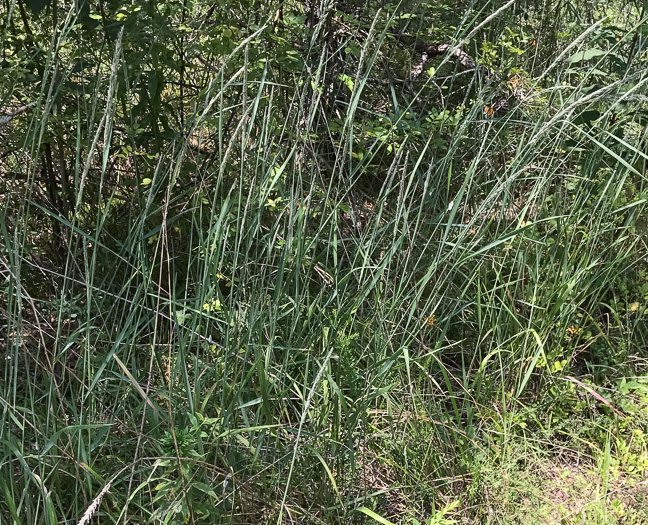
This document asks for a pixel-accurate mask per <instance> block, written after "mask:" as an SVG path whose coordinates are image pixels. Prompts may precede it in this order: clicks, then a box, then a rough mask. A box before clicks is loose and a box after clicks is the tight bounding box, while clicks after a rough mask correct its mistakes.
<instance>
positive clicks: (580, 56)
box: [567, 48, 608, 64]
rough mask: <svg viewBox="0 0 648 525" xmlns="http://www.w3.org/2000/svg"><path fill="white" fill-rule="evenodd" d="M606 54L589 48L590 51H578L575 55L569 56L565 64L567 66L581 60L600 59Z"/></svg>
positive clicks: (600, 50)
mask: <svg viewBox="0 0 648 525" xmlns="http://www.w3.org/2000/svg"><path fill="white" fill-rule="evenodd" d="M607 54H608V52H607V51H603V50H602V49H597V48H591V49H586V50H585V51H579V52H578V53H576V54H575V55H572V56H570V57H569V58H568V59H567V62H568V63H569V64H574V63H575V62H581V61H583V60H591V59H592V58H596V57H600V56H603V55H607Z"/></svg>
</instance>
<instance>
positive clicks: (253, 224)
mask: <svg viewBox="0 0 648 525" xmlns="http://www.w3.org/2000/svg"><path fill="white" fill-rule="evenodd" d="M485 16H486V15H485ZM73 18H74V16H73V13H70V14H69V15H68V20H69V26H65V27H64V29H63V30H62V31H61V32H60V36H59V39H58V40H57V41H55V42H54V45H53V48H52V49H51V50H50V51H49V53H50V54H51V56H52V60H51V61H49V62H48V68H49V69H48V73H49V74H48V75H47V81H46V82H43V88H42V91H41V96H40V99H39V101H38V103H39V104H38V107H37V108H36V109H35V110H34V111H33V112H32V113H31V114H30V118H31V120H30V126H29V129H28V131H27V133H26V134H25V140H24V144H23V146H22V148H21V153H20V155H21V157H20V159H21V162H24V164H25V165H26V166H28V169H29V179H28V180H27V181H26V183H25V184H24V186H23V188H24V189H23V190H22V191H24V194H22V195H20V194H18V193H16V194H12V195H5V197H4V199H5V206H3V208H2V209H1V210H0V214H2V215H1V218H2V221H0V224H2V225H3V227H2V242H3V245H4V247H3V250H2V260H1V262H2V270H1V272H2V276H3V279H4V283H3V285H2V286H3V294H4V297H5V300H4V301H3V303H2V308H3V309H4V310H6V313H7V322H8V325H7V329H6V333H7V338H6V339H7V345H6V350H5V352H4V355H3V357H4V360H3V361H4V365H3V367H4V375H3V377H2V380H1V381H0V387H1V392H0V396H1V397H0V404H1V405H2V410H1V411H0V414H1V415H0V418H1V421H2V424H1V425H0V443H1V445H0V451H1V459H0V490H1V491H2V499H4V502H5V505H3V506H2V510H0V521H1V522H2V523H4V522H5V521H6V522H7V523H21V524H27V523H47V524H50V523H51V524H53V523H63V522H65V523H77V522H78V523H91V522H93V520H95V521H96V522H99V523H145V522H150V523H186V522H189V523H221V522H222V523H265V522H267V523H270V522H277V523H282V522H286V523H349V522H358V523H360V522H364V521H363V520H365V519H367V518H371V519H377V518H375V517H374V514H376V515H378V516H379V518H380V517H382V519H383V520H386V519H391V520H394V521H398V520H406V518H407V517H414V516H419V517H421V516H433V515H434V514H435V512H437V511H438V509H442V508H443V507H444V506H445V505H446V504H447V503H449V502H450V501H451V500H452V499H453V498H454V499H456V498H459V496H460V495H461V494H462V493H464V492H466V491H468V492H470V487H471V486H478V485H477V483H478V481H479V477H480V472H481V470H480V469H482V468H483V465H484V464H485V463H484V462H485V460H486V459H487V458H490V459H491V460H493V461H496V462H498V463H497V464H500V465H508V464H510V462H511V461H512V460H515V458H513V456H514V455H515V454H518V453H519V450H520V446H522V447H528V449H531V450H542V449H545V450H546V449H547V448H548V447H549V448H550V447H551V444H548V443H547V442H546V441H543V438H542V437H541V433H534V432H532V431H529V432H527V430H525V428H527V427H532V428H538V427H537V426H535V427H533V425H535V424H536V423H537V424H538V425H540V426H542V425H543V424H544V423H543V422H542V421H536V422H535V423H534V421H533V418H539V416H537V415H534V414H532V415H529V411H530V409H529V407H532V406H535V405H536V404H538V403H539V404H540V405H541V406H543V405H542V403H543V402H544V401H543V400H544V399H545V398H546V396H548V395H549V394H550V393H552V392H553V394H551V395H553V396H554V397H553V398H552V399H555V396H556V395H557V396H558V397H560V396H562V395H564V392H565V389H566V388H568V387H567V386H566V385H574V383H570V382H566V381H565V380H564V377H565V376H567V375H570V376H571V375H588V377H592V378H594V379H600V378H603V377H605V376H606V374H607V373H608V372H609V370H608V369H606V367H611V366H614V364H615V363H626V364H627V363H628V362H629V360H630V357H631V356H642V355H644V356H645V350H644V345H645V340H644V339H643V337H644V335H642V334H645V326H644V325H643V322H642V321H639V320H637V321H632V320H633V319H635V317H630V314H627V316H626V318H623V315H624V313H623V312H624V311H625V310H623V308H622V307H621V304H622V303H623V304H625V303H624V301H625V302H628V301H629V302H632V301H633V300H634V298H635V295H636V294H634V293H633V290H632V289H631V287H630V289H628V283H630V282H632V276H633V275H635V274H636V273H637V272H639V271H640V269H641V268H644V267H645V260H643V259H642V258H643V257H644V256H645V253H646V251H645V250H646V246H645V231H644V230H643V228H644V227H645V224H644V221H643V220H642V218H641V214H642V213H643V211H644V206H645V202H646V200H645V199H646V188H645V180H646V178H645V168H644V166H645V159H646V154H645V148H644V147H643V146H642V144H643V145H645V141H646V136H645V128H644V127H643V124H641V123H640V122H639V121H637V120H636V118H638V115H639V114H638V113H637V112H635V110H636V108H637V107H638V106H639V105H640V104H641V101H642V100H643V99H642V98H641V97H643V96H644V95H643V94H644V93H645V83H646V81H647V78H648V77H646V73H645V69H642V68H637V67H635V65H634V64H629V65H628V71H627V74H626V75H624V76H622V77H621V78H620V79H619V80H618V81H616V82H613V83H610V84H608V85H606V86H604V87H601V88H600V89H597V90H594V91H592V90H591V89H590V88H589V84H585V83H583V84H582V85H578V84H574V82H573V79H572V78H571V77H570V75H573V74H574V73H570V72H568V71H566V69H565V68H564V67H563V65H562V64H563V63H562V62H558V64H556V65H551V64H550V66H551V67H549V66H548V67H547V68H546V71H545V72H544V73H543V75H541V77H544V76H549V77H550V78H552V79H553V85H552V86H549V85H548V84H546V83H544V84H543V83H540V82H539V83H538V84H537V86H533V85H527V86H526V87H525V90H526V91H525V97H526V98H525V99H524V100H523V101H522V102H521V103H520V106H519V107H518V108H515V109H513V110H511V111H509V112H508V113H506V114H503V115H500V116H495V117H490V116H488V115H487V114H484V111H483V108H484V106H485V105H488V104H489V103H490V97H491V92H492V86H491V85H490V84H483V85H481V84H479V82H478V81H477V82H475V83H474V85H473V95H471V96H472V98H473V103H472V104H467V105H466V106H465V107H464V110H463V111H462V113H461V115H460V118H459V120H458V122H457V123H456V125H454V126H451V125H450V124H447V125H446V124H444V126H443V127H442V128H441V129H440V130H439V133H442V134H447V133H450V135H448V136H447V137H446V139H445V140H446V143H447V148H446V149H445V150H440V149H439V148H438V147H437V146H435V145H434V139H435V137H434V136H430V137H429V140H427V139H426V140H424V141H423V142H420V141H416V140H411V139H410V138H408V137H406V138H404V139H403V140H402V141H401V142H400V143H399V144H396V145H395V146H396V147H395V148H394V152H393V153H392V154H385V152H384V148H383V147H382V142H381V140H380V138H376V139H375V142H374V143H369V144H364V146H363V147H364V149H363V155H362V156H360V155H357V148H358V144H357V141H356V138H357V136H356V135H357V133H358V130H359V129H360V128H361V127H362V123H363V121H364V120H365V119H366V118H369V116H370V115H371V114H372V112H373V110H372V108H371V107H369V106H368V104H367V100H370V95H368V94H367V90H368V89H373V88H372V87H371V85H370V84H371V78H372V77H374V76H376V74H375V69H376V68H377V67H378V65H379V63H380V60H381V57H380V53H381V46H382V44H383V43H384V41H385V39H386V38H388V32H387V31H381V30H380V29H379V28H378V26H376V27H374V28H373V29H372V30H371V31H370V32H369V34H368V35H367V36H366V38H364V40H363V47H362V55H361V57H360V59H359V65H358V68H357V71H356V73H355V78H354V79H353V89H352V91H351V92H350V94H349V96H348V98H347V100H346V102H345V107H346V111H345V112H344V114H343V115H342V118H341V122H340V125H339V131H338V132H337V136H333V134H330V135H329V136H327V135H326V133H324V131H323V130H325V129H326V128H327V127H330V124H331V121H332V120H331V119H332V118H334V117H333V116H332V114H331V113H330V112H329V111H328V108H327V106H326V104H327V102H326V101H325V100H324V95H325V93H326V89H327V85H325V83H324V79H325V78H326V68H327V67H328V63H327V56H326V54H325V53H321V49H319V48H318V44H317V42H318V31H319V30H321V28H315V30H314V36H313V48H312V50H311V57H310V59H309V60H310V61H311V63H314V64H316V68H315V69H313V70H311V71H310V73H304V75H303V77H301V78H295V79H294V85H292V86H285V85H282V84H281V83H280V82H279V79H277V78H275V77H274V74H275V72H273V71H272V70H270V68H266V70H265V71H264V75H263V77H262V78H263V80H262V81H260V82H255V83H249V82H248V80H247V77H246V75H247V73H246V72H247V71H248V69H249V67H250V64H249V63H248V58H247V56H248V51H249V46H252V45H257V44H256V43H255V41H254V38H255V36H254V35H251V36H250V37H249V38H247V39H246V40H244V41H243V42H242V43H241V44H240V45H239V46H238V47H237V48H236V49H235V50H234V51H233V52H232V54H231V55H230V56H229V57H227V59H225V60H224V61H223V63H222V64H221V65H220V69H214V70H210V71H209V75H210V82H209V88H208V89H207V90H206V91H205V92H204V93H202V94H201V95H200V96H198V97H197V98H196V99H195V105H194V107H193V110H192V113H191V114H190V115H188V116H187V117H186V119H185V129H183V130H182V132H181V133H179V134H178V136H177V137H176V139H175V140H173V141H170V142H169V143H168V145H166V146H165V147H164V149H162V150H161V151H155V152H145V153H149V154H151V155H157V157H156V160H155V162H156V163H157V164H156V167H155V171H154V176H153V177H151V178H150V179H149V180H142V178H141V177H138V175H137V173H136V172H135V171H132V170H128V169H127V170H126V171H124V172H122V174H120V175H116V172H111V168H110V166H111V163H110V162H109V160H110V156H111V151H112V150H111V147H112V146H113V145H114V144H115V143H116V141H117V140H118V128H122V127H123V126H124V125H129V123H130V122H129V116H128V115H123V114H121V113H120V110H119V108H118V106H119V101H118V100H117V98H116V86H117V82H118V79H119V78H120V76H122V78H124V80H125V82H126V84H127V85H128V84H129V82H130V80H131V79H129V78H128V72H127V71H128V70H127V68H125V63H126V60H127V58H126V57H125V56H124V54H123V52H122V49H121V46H120V38H117V39H116V40H115V42H113V45H112V49H111V50H110V53H109V54H105V55H104V58H105V64H104V65H105V68H106V73H105V76H104V78H105V81H104V82H103V83H102V84H99V85H97V87H96V89H97V91H96V92H95V93H90V96H89V97H87V98H85V99H82V98H79V105H78V115H79V117H78V118H79V122H80V124H81V121H82V120H83V121H85V127H82V126H81V125H79V129H82V128H83V129H88V130H89V131H90V133H87V134H85V133H84V134H82V133H79V134H78V135H77V136H76V137H68V140H72V141H76V147H75V150H76V153H77V157H76V159H75V162H74V188H75V192H76V193H75V195H76V204H77V206H76V210H77V211H76V214H74V215H73V216H69V217H62V216H60V215H56V214H53V213H52V212H50V211H48V210H47V208H46V207H45V206H44V205H43V204H42V200H41V198H40V196H39V195H38V194H37V193H35V191H34V189H33V188H35V187H37V182H35V180H36V175H37V170H38V153H37V152H39V151H41V148H42V145H43V141H44V136H45V134H46V133H47V130H48V126H49V125H50V123H51V122H52V118H53V104H54V102H53V101H54V93H55V91H56V89H57V85H58V84H57V82H58V81H57V74H67V73H65V72H60V71H58V72H57V71H55V69H56V67H57V66H56V63H57V62H56V60H54V55H55V54H56V53H57V47H56V46H57V45H58V47H59V48H61V46H62V45H63V43H64V42H65V41H66V39H72V38H73V33H74V30H73V29H72V22H73ZM483 19H484V18H482V19H481V20H483ZM479 22H480V20H474V21H472V22H470V24H468V23H467V25H466V27H463V28H459V29H458V40H460V39H461V38H462V37H464V36H467V35H469V34H470V33H471V31H472V30H473V29H474V28H475V27H476V26H478V25H479ZM585 33H587V30H586V31H585ZM579 45H580V43H579V41H575V42H574V46H573V48H574V51H576V50H577V49H578V46H579ZM318 57H319V61H318V60H317V59H318ZM603 59H604V58H602V59H601V60H603ZM231 63H235V64H237V65H240V66H239V67H238V68H235V69H236V71H235V73H234V74H229V75H230V76H228V73H227V72H228V71H230V70H231V68H228V67H226V65H228V64H231ZM594 67H595V65H592V68H594ZM579 74H581V75H582V77H583V78H584V79H585V78H587V75H588V74H590V72H588V71H587V70H582V71H581V72H580V73H579ZM568 77H569V78H568ZM567 80H569V82H567ZM281 81H282V82H284V81H285V78H284V79H281ZM433 81H434V77H432V78H431V79H430V82H433ZM318 83H319V84H318ZM319 88H321V89H319ZM238 90H241V91H242V93H243V95H242V97H241V99H240V103H239V105H238V106H237V107H236V108H234V109H232V108H229V107H226V105H225V100H227V99H228V98H229V97H226V95H229V94H231V93H232V92H234V91H238ZM129 95H130V94H129ZM622 104H624V105H626V106H627V108H628V110H627V112H626V113H621V117H619V112H617V111H616V109H615V108H618V107H619V106H620V105H622ZM593 110H597V111H599V113H600V116H599V118H598V119H596V120H594V121H592V122H587V120H583V119H580V121H579V116H585V117H587V116H588V115H589V114H590V113H588V112H591V111H593ZM232 111H234V117H233V118H232V122H233V128H232V129H233V132H231V134H230V135H229V136H226V138H224V137H225V135H224V132H223V127H224V126H225V123H226V122H227V121H228V120H229V119H230V115H231V112H232ZM405 113H406V111H403V112H402V113H401V121H399V122H397V121H395V122H393V125H394V126H395V127H396V126H398V125H401V124H403V123H404V122H405V116H404V115H405ZM396 118H398V117H396ZM583 122H584V123H583ZM413 127H414V125H412V126H411V128H410V129H413ZM205 137H206V138H207V139H205ZM204 140H206V142H207V143H208V144H209V148H208V149H209V153H208V154H207V155H205V154H202V153H199V152H198V151H199V147H200V145H201V143H202V141H204ZM196 144H198V146H199V147H196ZM440 151H441V154H440ZM354 154H355V155H354ZM132 165H133V164H132V162H131V161H129V160H127V159H126V160H124V162H123V166H124V167H125V168H132ZM128 183H133V184H135V186H128ZM128 188H132V189H128ZM52 220H53V221H56V222H57V223H58V228H59V229H60V231H61V238H62V239H63V241H64V243H65V250H64V252H63V253H64V257H63V260H62V262H61V263H60V264H56V263H54V262H53V256H50V255H48V254H47V253H46V252H44V251H43V250H41V249H40V248H41V247H40V246H39V243H44V242H45V239H46V238H47V230H49V229H50V228H51V226H50V223H51V221H52ZM35 228H38V230H40V231H38V230H36V229H35ZM39 253H40V255H39ZM624 286H625V287H626V288H623V287H624ZM626 322H628V323H630V324H632V323H634V325H635V326H634V328H633V329H632V330H630V329H628V330H625V331H622V332H619V334H621V333H622V334H623V335H622V336H618V335H616V332H614V327H618V326H623V325H624V323H626ZM581 328H584V329H585V330H586V331H589V332H590V335H589V339H588V340H585V339H578V336H577V335H575V334H577V330H579V329H581ZM569 329H571V330H572V332H570V331H569ZM620 337H621V339H623V347H622V346H621V344H620V341H621V339H620ZM601 356H607V357H606V358H603V357H601ZM628 366H631V365H628ZM629 370H630V369H629ZM638 371H640V368H637V369H635V372H636V373H638ZM586 395H587V394H586ZM525 414H526V416H525ZM524 418H526V419H524ZM522 420H524V421H522ZM521 422H523V423H524V424H522V423H521ZM493 458H494V459H493ZM471 501H472V502H474V501H477V504H479V499H478V498H477V500H471ZM435 509H436V510H435ZM441 515H442V513H441V512H437V516H438V517H439V519H440V516H441ZM383 522H386V521H383ZM405 522H406V521H403V523H405Z"/></svg>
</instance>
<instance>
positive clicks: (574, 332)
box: [567, 325, 583, 339]
mask: <svg viewBox="0 0 648 525" xmlns="http://www.w3.org/2000/svg"><path fill="white" fill-rule="evenodd" d="M567 333H568V334H569V338H570V339H571V338H572V337H574V336H577V335H580V334H582V333H583V329H582V328H577V327H576V326H574V325H571V326H569V327H568V328H567Z"/></svg>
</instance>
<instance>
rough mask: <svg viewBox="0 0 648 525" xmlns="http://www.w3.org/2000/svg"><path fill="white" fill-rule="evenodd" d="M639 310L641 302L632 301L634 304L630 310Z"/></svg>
mask: <svg viewBox="0 0 648 525" xmlns="http://www.w3.org/2000/svg"><path fill="white" fill-rule="evenodd" d="M637 310H639V303H636V302H635V303H632V304H631V305H630V311H631V312H636V311H637Z"/></svg>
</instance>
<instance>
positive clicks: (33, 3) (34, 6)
mask: <svg viewBox="0 0 648 525" xmlns="http://www.w3.org/2000/svg"><path fill="white" fill-rule="evenodd" d="M51 1H52V0H25V4H27V7H29V9H31V10H32V11H33V13H34V14H35V15H37V14H38V13H40V12H41V11H42V10H43V9H45V7H46V6H48V5H49V4H50V3H51Z"/></svg>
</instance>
